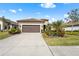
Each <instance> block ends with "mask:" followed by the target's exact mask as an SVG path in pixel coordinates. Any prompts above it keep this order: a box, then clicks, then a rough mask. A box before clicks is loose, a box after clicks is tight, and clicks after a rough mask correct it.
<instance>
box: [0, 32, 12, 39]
mask: <svg viewBox="0 0 79 59" xmlns="http://www.w3.org/2000/svg"><path fill="white" fill-rule="evenodd" d="M9 36H11V35H10V34H9V33H8V32H0V40H2V39H4V38H7V37H9Z"/></svg>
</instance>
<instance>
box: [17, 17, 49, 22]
mask: <svg viewBox="0 0 79 59" xmlns="http://www.w3.org/2000/svg"><path fill="white" fill-rule="evenodd" d="M25 21H27V22H44V21H48V19H35V18H30V19H22V20H17V22H25Z"/></svg>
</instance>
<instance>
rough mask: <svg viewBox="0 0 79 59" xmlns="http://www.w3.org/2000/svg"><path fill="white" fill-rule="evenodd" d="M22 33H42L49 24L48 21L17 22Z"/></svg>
mask: <svg viewBox="0 0 79 59" xmlns="http://www.w3.org/2000/svg"><path fill="white" fill-rule="evenodd" d="M17 23H18V25H19V28H20V29H21V31H22V32H28V33H30V32H40V33H41V30H42V29H43V26H45V25H47V24H48V19H34V18H31V19H23V20H18V21H17Z"/></svg>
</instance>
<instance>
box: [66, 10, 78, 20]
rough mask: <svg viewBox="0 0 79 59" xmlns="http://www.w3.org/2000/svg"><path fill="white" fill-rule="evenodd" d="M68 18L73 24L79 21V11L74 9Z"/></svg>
mask: <svg viewBox="0 0 79 59" xmlns="http://www.w3.org/2000/svg"><path fill="white" fill-rule="evenodd" d="M67 14H68V18H69V19H71V20H72V21H73V22H77V21H79V10H78V9H74V10H71V11H70V12H68V13H67Z"/></svg>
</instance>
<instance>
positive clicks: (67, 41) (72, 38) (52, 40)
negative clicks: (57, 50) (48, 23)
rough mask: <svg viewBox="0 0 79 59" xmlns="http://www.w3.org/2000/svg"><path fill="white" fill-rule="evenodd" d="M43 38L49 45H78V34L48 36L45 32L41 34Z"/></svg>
mask: <svg viewBox="0 0 79 59" xmlns="http://www.w3.org/2000/svg"><path fill="white" fill-rule="evenodd" d="M42 35H43V38H44V40H45V41H46V43H47V44H48V45H49V46H75V45H79V36H78V35H65V36H64V37H57V36H52V37H48V36H47V35H46V34H45V33H43V34H42Z"/></svg>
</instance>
